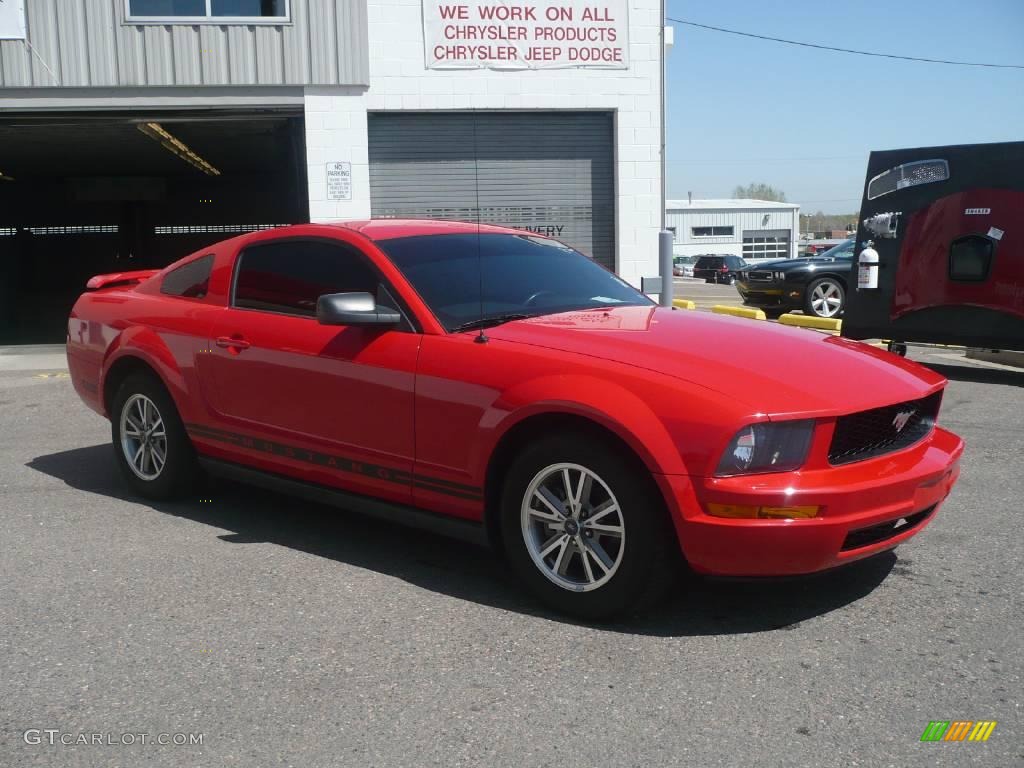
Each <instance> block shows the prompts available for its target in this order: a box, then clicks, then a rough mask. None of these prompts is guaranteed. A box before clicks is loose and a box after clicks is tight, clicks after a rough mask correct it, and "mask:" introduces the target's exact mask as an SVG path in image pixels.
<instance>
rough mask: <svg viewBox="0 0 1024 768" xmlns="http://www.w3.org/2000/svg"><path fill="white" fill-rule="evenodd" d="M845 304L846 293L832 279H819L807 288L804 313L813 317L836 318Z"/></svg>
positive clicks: (836, 281) (841, 286)
mask: <svg viewBox="0 0 1024 768" xmlns="http://www.w3.org/2000/svg"><path fill="white" fill-rule="evenodd" d="M845 304H846V291H845V290H844V289H843V285H842V283H840V282H839V281H838V280H836V279H835V278H833V277H821V278H818V279H817V280H815V281H814V282H813V283H811V284H810V285H808V286H807V293H806V294H804V312H806V313H807V314H809V315H814V316H815V317H838V316H839V315H840V314H842V312H843V307H844V305H845Z"/></svg>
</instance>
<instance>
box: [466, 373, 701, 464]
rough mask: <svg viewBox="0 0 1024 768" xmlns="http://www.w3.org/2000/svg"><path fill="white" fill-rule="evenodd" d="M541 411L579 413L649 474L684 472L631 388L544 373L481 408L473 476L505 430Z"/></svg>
mask: <svg viewBox="0 0 1024 768" xmlns="http://www.w3.org/2000/svg"><path fill="white" fill-rule="evenodd" d="M542 414H570V415H576V416H582V417H584V418H586V419H589V420H590V421H593V422H595V423H596V424H599V425H601V426H602V427H604V428H605V429H607V430H609V431H610V432H612V433H613V434H615V435H617V436H618V437H619V438H620V439H621V440H622V441H623V442H625V443H626V444H627V445H628V446H629V447H630V448H631V449H632V450H633V451H634V453H636V454H637V456H639V457H640V459H641V460H642V461H643V462H644V464H645V465H646V466H647V468H648V469H649V470H650V471H651V472H652V473H656V474H681V475H685V474H688V472H687V469H686V466H685V465H684V462H683V459H682V456H681V455H680V453H679V448H678V447H677V445H676V443H675V441H674V440H673V439H672V437H671V435H670V434H669V433H668V430H667V429H666V428H665V424H664V423H663V422H662V420H661V419H660V418H659V417H658V415H657V414H656V413H655V412H654V411H653V410H652V409H651V407H650V406H649V405H648V404H647V403H646V402H644V401H643V400H642V399H641V398H640V397H638V396H637V395H636V394H635V393H634V392H632V391H631V390H629V389H627V388H626V387H625V386H623V385H621V384H618V383H615V382H611V381H607V380H603V379H599V378H596V377H592V376H565V375H548V376H542V377H539V378H536V379H531V380H529V381H525V382H522V383H520V384H517V385H515V386H513V387H511V388H510V389H508V390H506V391H505V392H503V393H502V395H501V397H500V398H498V400H496V401H495V402H494V404H493V405H492V406H491V407H490V408H489V409H488V410H487V411H485V412H484V416H483V418H482V419H481V421H480V432H479V434H480V435H482V436H483V437H482V442H481V444H480V446H479V449H480V450H479V451H477V452H476V455H477V456H478V457H479V459H478V460H479V464H478V465H477V466H475V467H474V468H473V475H474V476H476V477H478V478H480V479H481V480H482V479H483V478H484V476H485V475H486V471H487V464H488V462H489V461H490V457H491V456H492V455H493V453H494V449H495V448H496V447H497V445H498V444H499V442H500V441H501V439H502V438H503V437H504V436H505V435H506V434H507V433H508V431H509V430H510V429H512V428H513V427H515V426H516V425H517V424H519V423H521V422H523V421H525V420H526V419H528V418H530V417H532V416H538V415H542Z"/></svg>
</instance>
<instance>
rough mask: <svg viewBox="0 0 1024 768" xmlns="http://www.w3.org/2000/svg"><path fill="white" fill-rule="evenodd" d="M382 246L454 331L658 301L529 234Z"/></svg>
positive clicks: (428, 238) (425, 238)
mask: <svg viewBox="0 0 1024 768" xmlns="http://www.w3.org/2000/svg"><path fill="white" fill-rule="evenodd" d="M378 245H379V246H380V247H381V248H382V249H383V250H384V251H385V253H387V254H388V256H389V257H390V258H391V260H392V261H393V262H394V263H395V265H396V266H397V267H398V268H399V269H400V270H402V273H403V274H404V275H405V277H406V278H407V279H408V280H409V282H410V283H412V286H413V288H415V289H416V291H417V292H418V293H419V295H420V296H422V297H423V300H424V301H425V302H426V303H427V305H428V306H429V307H430V309H431V311H433V313H434V314H435V315H436V316H437V319H438V320H439V321H440V322H441V324H442V325H444V327H445V328H446V329H447V330H449V331H452V330H455V329H456V328H458V326H460V325H462V324H463V323H466V322H471V321H474V320H479V319H481V318H490V317H497V316H500V315H504V314H517V315H529V316H539V315H550V314H555V313H559V312H570V311H573V310H580V309H596V308H598V307H611V306H644V307H649V306H652V305H653V302H651V300H650V299H648V298H647V297H646V296H644V295H643V294H642V293H639V292H637V290H636V289H635V288H632V287H631V286H630V285H629V284H628V283H626V282H625V281H624V280H622V279H621V278H619V277H618V276H616V275H615V274H613V273H612V272H609V271H608V270H606V269H605V268H604V267H602V266H600V265H598V264H596V263H595V262H594V261H593V259H590V258H588V257H586V256H584V255H583V254H581V253H579V252H578V251H574V250H573V249H572V248H569V247H568V246H565V245H562V244H561V243H558V242H556V241H552V240H547V239H544V238H539V237H530V236H529V235H526V234H523V235H499V234H493V235H491V234H489V235H479V236H478V235H475V234H467V235H463V234H458V235H422V236H418V237H417V236H414V237H400V238H395V239H393V240H384V241H383V242H379V243H378ZM481 269H482V270H483V273H482V274H481ZM481 288H483V296H481V294H480V290H481Z"/></svg>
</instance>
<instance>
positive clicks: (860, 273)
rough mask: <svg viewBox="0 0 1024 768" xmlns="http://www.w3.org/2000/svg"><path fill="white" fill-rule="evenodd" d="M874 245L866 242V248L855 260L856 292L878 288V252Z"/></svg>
mask: <svg viewBox="0 0 1024 768" xmlns="http://www.w3.org/2000/svg"><path fill="white" fill-rule="evenodd" d="M873 246H874V243H873V242H872V241H870V240H868V243H867V246H866V247H865V248H864V250H862V251H861V252H860V257H859V258H858V259H857V290H858V291H863V290H874V289H877V288H878V251H876V250H875V249H874V247H873Z"/></svg>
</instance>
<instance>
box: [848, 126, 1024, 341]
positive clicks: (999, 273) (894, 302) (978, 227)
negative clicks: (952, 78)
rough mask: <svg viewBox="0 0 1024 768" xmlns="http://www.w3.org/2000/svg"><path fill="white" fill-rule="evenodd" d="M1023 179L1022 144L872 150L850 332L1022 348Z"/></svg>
mask: <svg viewBox="0 0 1024 768" xmlns="http://www.w3.org/2000/svg"><path fill="white" fill-rule="evenodd" d="M1022 179H1024V142H1014V143H1006V144H969V145H963V146H952V147H924V148H916V149H903V150H891V151H886V152H872V153H871V157H870V159H869V161H868V171H867V180H866V182H865V185H864V199H863V202H862V203H861V210H860V219H861V221H860V227H859V229H858V231H857V246H856V254H857V259H859V257H860V253H861V252H862V251H863V250H864V248H865V247H866V244H867V243H868V242H870V243H871V247H872V248H873V249H874V250H875V251H876V252H877V253H878V268H877V288H868V287H865V288H857V289H856V290H854V291H851V292H850V295H849V296H848V302H847V308H846V314H845V317H844V319H843V331H842V333H843V335H844V336H848V337H850V338H855V339H866V338H885V339H892V340H894V341H916V342H926V343H938V344H963V345H967V346H978V347H987V348H993V349H1024V226H1022V223H1024V181H1022ZM854 268H855V269H857V265H856V264H855V265H854ZM865 273H866V275H867V274H870V272H869V271H868V270H865Z"/></svg>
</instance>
